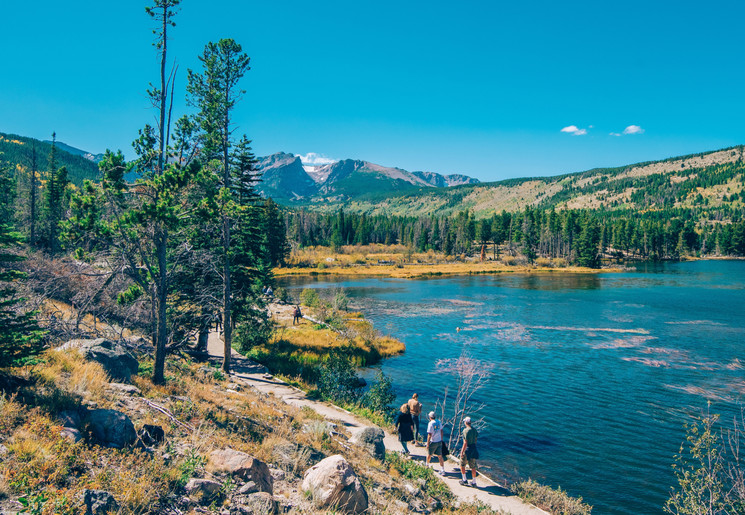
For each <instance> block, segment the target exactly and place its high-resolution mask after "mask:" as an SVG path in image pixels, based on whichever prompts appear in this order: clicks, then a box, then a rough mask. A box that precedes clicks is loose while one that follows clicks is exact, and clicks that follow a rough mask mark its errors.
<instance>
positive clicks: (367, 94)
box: [0, 0, 745, 180]
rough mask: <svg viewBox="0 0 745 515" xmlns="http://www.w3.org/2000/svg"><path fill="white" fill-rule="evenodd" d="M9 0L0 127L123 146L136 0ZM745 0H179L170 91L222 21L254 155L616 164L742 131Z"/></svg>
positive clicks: (134, 71)
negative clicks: (240, 65) (241, 57)
mask: <svg viewBox="0 0 745 515" xmlns="http://www.w3.org/2000/svg"><path fill="white" fill-rule="evenodd" d="M3 4H4V5H3V7H2V17H1V19H0V48H2V49H3V52H2V54H3V59H2V67H1V69H2V75H0V131H1V132H11V133H17V134H22V135H26V136H34V137H37V138H41V139H48V138H49V136H50V134H51V132H52V131H56V132H57V134H58V138H59V139H60V140H61V141H64V142H65V143H68V144H71V145H73V146H76V147H79V148H82V149H85V150H89V151H92V152H102V151H103V150H104V149H105V148H113V149H116V148H120V149H122V150H123V151H124V152H125V154H126V155H128V156H131V155H132V150H131V146H130V143H131V141H132V140H133V139H134V138H135V136H136V134H137V130H138V128H140V127H142V126H143V125H144V124H145V123H148V122H152V121H153V119H154V118H153V117H154V112H153V111H152V110H151V109H149V104H148V101H147V99H146V97H145V90H146V88H147V86H148V83H149V82H155V81H156V80H157V77H158V63H157V57H156V54H155V51H154V49H153V47H152V46H151V43H152V41H153V37H152V34H151V28H152V24H151V21H150V19H149V18H148V17H147V16H146V15H145V13H144V6H145V3H143V2H140V1H137V0H123V1H119V2H102V1H100V0H96V1H90V0H80V1H75V0H73V1H71V2H59V1H54V2H52V1H47V0H39V1H36V2H4V3H3ZM743 19H745V2H742V1H740V0H738V1H712V2H700V1H696V2H693V1H683V0H678V1H651V0H646V1H643V2H642V1H625V2H602V1H597V0H593V1H557V0H552V1H532V2H517V1H515V2H502V1H489V2H487V1H479V2H476V1H472V2H444V1H438V0H430V1H427V2H424V1H409V2H401V1H395V2H393V1H387V0H376V1H375V2H372V1H356V2H350V1H323V0H318V1H315V2H309V1H307V0H306V1H295V0H282V1H281V0H274V1H254V2H252V1H241V0H211V1H204V0H183V2H182V5H181V11H180V13H179V15H178V17H177V19H176V22H177V26H176V28H175V29H173V30H172V32H171V36H172V38H171V52H170V55H171V57H172V58H174V59H175V60H176V63H177V64H178V65H179V71H178V76H177V83H176V87H177V98H178V102H177V104H176V111H177V112H179V113H180V114H181V113H185V112H188V111H189V108H188V107H187V105H186V103H185V102H184V96H185V82H186V69H187V68H198V65H199V63H198V60H197V56H198V55H199V54H200V53H201V51H202V50H203V48H204V45H205V44H206V43H207V42H209V41H216V40H218V39H220V38H223V37H232V38H234V39H236V40H237V41H238V42H239V43H240V44H241V45H243V48H244V50H245V51H246V52H247V53H248V55H250V56H251V67H252V69H251V71H249V72H248V73H247V75H246V76H245V78H244V82H243V87H244V89H245V90H246V95H245V97H244V99H243V100H242V101H241V103H240V104H239V106H238V107H237V109H236V111H235V115H234V120H235V122H236V125H237V127H238V132H239V133H246V134H247V135H248V136H249V137H250V138H251V139H252V140H253V142H254V143H253V145H254V150H255V151H256V153H257V154H258V155H267V154H270V153H274V152H278V151H285V152H291V153H295V154H307V153H310V152H314V153H317V154H320V155H322V156H326V157H328V158H333V159H343V158H355V159H364V160H368V161H372V162H375V163H379V164H382V165H386V166H398V167H401V168H405V169H407V170H412V171H413V170H428V171H435V172H439V173H465V174H468V175H471V176H474V177H477V178H479V179H481V180H498V179H503V178H509V177H522V176H539V175H555V174H559V173H566V172H574V171H581V170H585V169H589V168H593V167H598V166H617V165H623V164H629V163H634V162H639V161H646V160H652V159H659V158H665V157H670V156H674V155H681V154H688V153H696V152H701V151H706V150H713V149H717V148H722V147H726V146H731V145H736V144H742V143H745V30H743V29H742V20H743ZM629 127H631V129H629ZM634 127H637V129H634ZM562 129H565V130H564V131H563V132H562ZM624 130H626V132H627V134H624ZM629 132H630V133H629Z"/></svg>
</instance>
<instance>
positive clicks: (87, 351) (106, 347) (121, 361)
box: [57, 338, 140, 383]
mask: <svg viewBox="0 0 745 515" xmlns="http://www.w3.org/2000/svg"><path fill="white" fill-rule="evenodd" d="M68 349H77V350H78V351H80V353H81V354H82V355H83V356H84V357H85V358H86V359H89V360H91V361H95V362H97V363H100V364H101V366H102V367H103V369H104V370H105V371H106V373H107V374H109V376H110V377H111V379H113V380H115V381H122V382H125V383H127V382H129V380H130V377H131V376H132V374H136V373H137V370H138V369H139V368H140V363H139V362H138V361H137V358H135V357H134V356H133V355H132V354H130V353H129V351H127V349H126V347H124V345H122V344H121V343H117V342H112V341H111V340H106V339H104V338H96V339H95V340H70V341H69V342H67V343H66V344H64V345H63V346H62V347H59V348H58V349H57V350H68Z"/></svg>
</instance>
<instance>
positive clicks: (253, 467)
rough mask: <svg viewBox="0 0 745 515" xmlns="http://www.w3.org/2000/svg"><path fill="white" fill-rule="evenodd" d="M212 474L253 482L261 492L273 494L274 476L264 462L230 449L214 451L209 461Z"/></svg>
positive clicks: (208, 465)
mask: <svg viewBox="0 0 745 515" xmlns="http://www.w3.org/2000/svg"><path fill="white" fill-rule="evenodd" d="M206 469H207V471H208V472H210V473H212V474H231V475H233V476H235V477H238V478H240V479H243V480H244V481H246V482H248V481H253V482H254V483H256V486H257V488H258V490H259V491H260V492H268V493H270V494H271V493H272V475H271V473H270V472H269V467H268V466H267V465H266V463H264V462H263V461H260V460H257V459H256V458H254V457H253V456H250V455H248V454H246V453H245V452H240V451H236V450H233V449H231V448H229V447H226V448H225V449H221V450H218V451H212V452H211V453H210V455H209V460H208V461H207V467H206Z"/></svg>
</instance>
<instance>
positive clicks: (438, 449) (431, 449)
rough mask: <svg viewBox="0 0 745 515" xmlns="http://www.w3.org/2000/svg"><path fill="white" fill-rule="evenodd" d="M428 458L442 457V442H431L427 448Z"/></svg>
mask: <svg viewBox="0 0 745 515" xmlns="http://www.w3.org/2000/svg"><path fill="white" fill-rule="evenodd" d="M427 456H442V442H430V444H429V446H428V447H427Z"/></svg>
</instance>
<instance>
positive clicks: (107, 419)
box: [88, 409, 137, 449]
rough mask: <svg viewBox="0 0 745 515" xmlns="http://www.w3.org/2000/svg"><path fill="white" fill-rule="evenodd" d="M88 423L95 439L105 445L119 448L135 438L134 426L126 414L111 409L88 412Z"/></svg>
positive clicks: (133, 441) (132, 441) (129, 443)
mask: <svg viewBox="0 0 745 515" xmlns="http://www.w3.org/2000/svg"><path fill="white" fill-rule="evenodd" d="M88 423H89V427H90V430H91V432H92V433H93V437H94V438H95V439H96V441H97V442H98V443H99V444H101V445H104V446H106V447H113V448H116V449H121V448H122V447H127V446H128V445H132V444H133V443H135V441H136V440H137V433H136V432H135V426H134V424H132V421H131V420H130V419H129V417H128V416H127V415H125V414H124V413H122V412H121V411H116V410H113V409H94V410H91V411H89V412H88Z"/></svg>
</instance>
